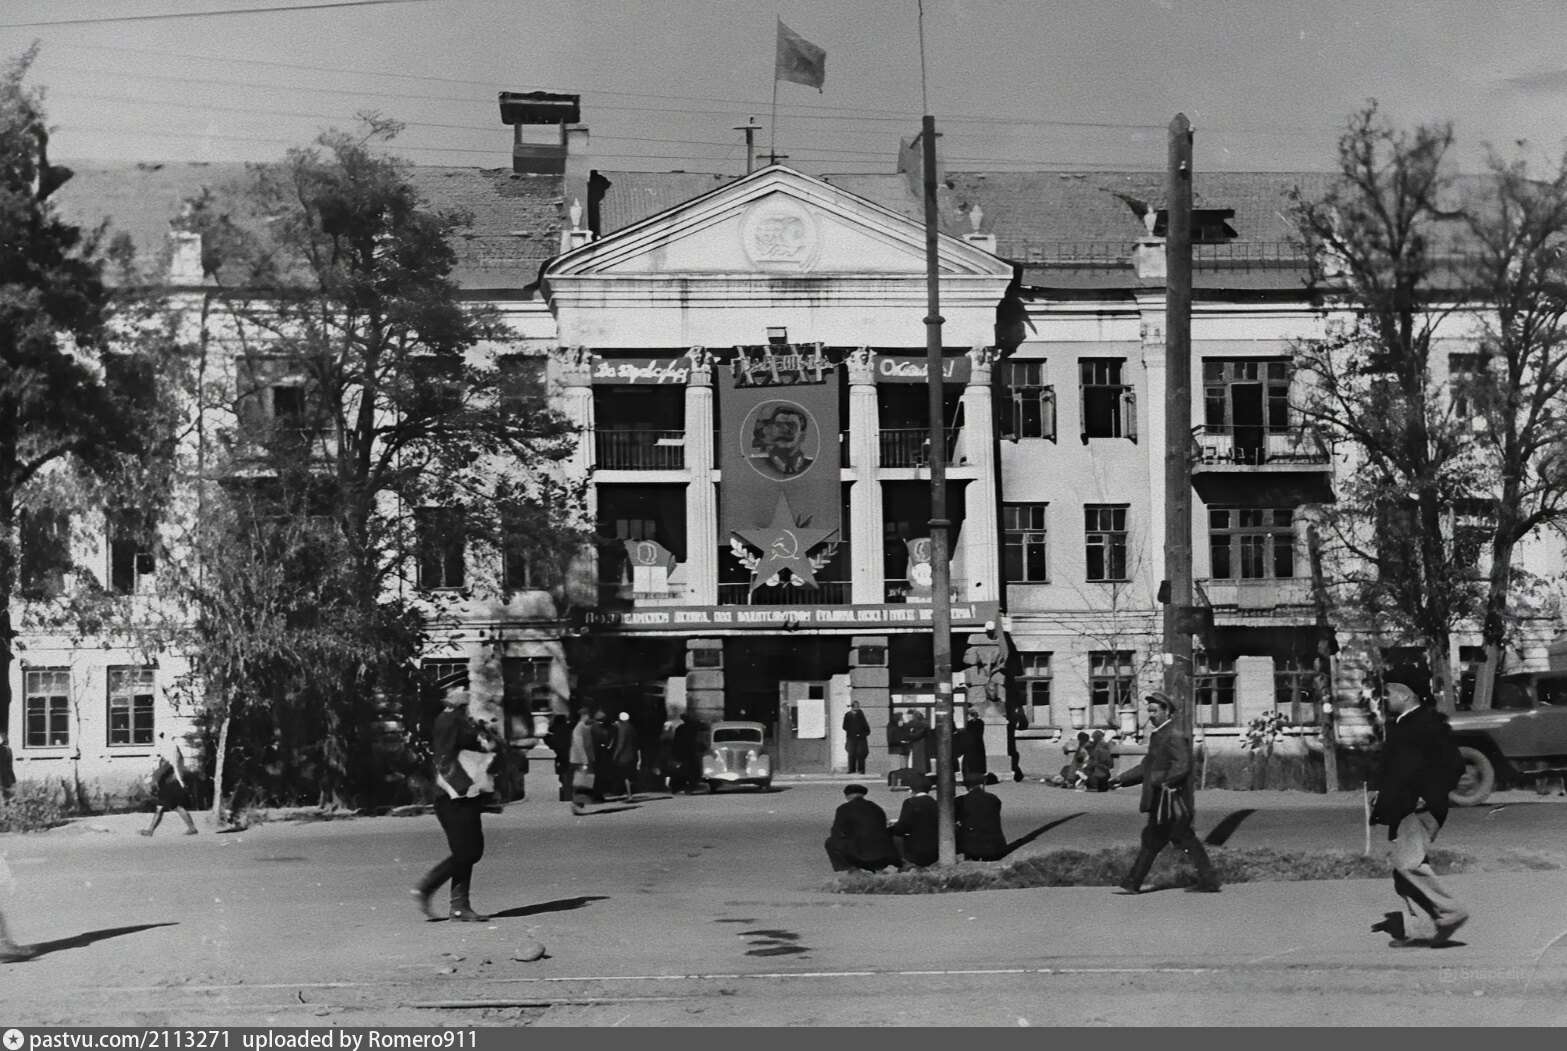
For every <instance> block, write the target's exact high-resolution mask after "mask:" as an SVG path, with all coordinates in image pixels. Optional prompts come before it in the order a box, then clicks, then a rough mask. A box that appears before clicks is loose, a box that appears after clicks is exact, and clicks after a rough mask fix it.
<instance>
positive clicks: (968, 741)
mask: <svg viewBox="0 0 1567 1051" xmlns="http://www.w3.org/2000/svg"><path fill="white" fill-rule="evenodd" d="M953 743H954V745H961V747H955V748H954V749H953V751H955V752H957V753H958V757H959V765H960V766H961V768H962V770H963V785H964V787H971V786H973V785H982V784H984V783H985V774H986V773H988V772H989V764H988V763H987V762H986V760H985V720H983V719H981V718H980V717H979V713H978V712H977V711H975V710H974V709H973V708H970V709H969V710H968V713H967V719H966V721H965V722H964V724H963V729H962V731H960V732H959V734H958V736H957V739H956V740H954V742H953Z"/></svg>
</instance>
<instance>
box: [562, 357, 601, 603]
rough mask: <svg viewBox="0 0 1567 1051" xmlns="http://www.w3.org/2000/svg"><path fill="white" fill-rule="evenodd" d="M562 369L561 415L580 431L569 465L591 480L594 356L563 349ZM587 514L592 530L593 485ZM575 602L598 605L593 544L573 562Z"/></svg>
mask: <svg viewBox="0 0 1567 1051" xmlns="http://www.w3.org/2000/svg"><path fill="white" fill-rule="evenodd" d="M555 360H556V363H557V365H558V367H559V369H560V384H561V393H560V411H561V413H562V414H563V415H564V416H565V417H566V418H567V419H568V420H570V421H571V422H572V423H573V424H574V425H575V426H576V427H577V449H576V452H574V453H572V455H571V458H570V459H569V460H567V461H566V469H567V471H568V472H569V474H570V475H571V477H572V478H574V479H577V478H580V479H589V480H591V478H592V475H593V460H594V456H593V449H594V436H593V426H594V419H593V352H592V351H591V350H589V349H588V348H587V347H581V346H578V347H560V348H558V349H557V351H556V354H555ZM584 502H585V504H586V506H585V508H584V510H585V512H586V514H587V517H588V524H589V527H590V528H591V527H592V526H593V524H594V523H596V522H597V521H598V489H597V488H596V487H595V486H593V485H592V484H589V485H588V487H587V495H586V497H585V498H584ZM567 584H568V587H569V588H570V589H571V591H572V592H573V600H574V601H577V602H587V603H590V604H597V602H598V553H597V550H596V549H595V548H594V546H593V545H592V544H584V545H583V547H582V554H581V556H580V558H578V559H573V560H572V572H571V579H570V580H568V582H567Z"/></svg>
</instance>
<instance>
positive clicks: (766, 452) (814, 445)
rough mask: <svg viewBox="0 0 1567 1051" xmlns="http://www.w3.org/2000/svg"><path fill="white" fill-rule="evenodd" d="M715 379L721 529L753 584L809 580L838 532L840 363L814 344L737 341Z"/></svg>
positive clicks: (837, 539)
mask: <svg viewBox="0 0 1567 1051" xmlns="http://www.w3.org/2000/svg"><path fill="white" fill-rule="evenodd" d="M717 378H718V390H719V399H720V411H719V418H720V419H721V420H722V421H723V422H722V425H721V429H720V432H719V461H718V465H719V468H720V470H722V471H723V481H722V484H721V486H720V494H719V496H720V515H721V519H720V528H721V535H722V537H723V538H724V539H726V540H728V541H729V542H730V544H731V549H732V550H733V551H734V553H735V557H737V558H740V559H741V560H742V561H743V562H745V564H746V566H747V568H749V569H750V570H751V588H752V590H755V589H756V588H757V587H760V586H761V585H763V584H768V583H777V582H779V580H780V579H781V575H782V573H783V571H784V570H787V571H788V573H789V577H790V579H791V580H793V581H796V582H799V583H800V584H801V585H802V586H814V585H815V583H816V579H815V571H816V570H817V569H820V568H821V567H822V566H824V565H826V562H827V559H829V558H830V557H831V551H832V550H833V549H835V547H836V545H837V543H838V542H840V541H841V539H842V534H841V528H842V522H841V507H842V492H841V488H840V484H839V471H840V468H841V456H840V452H839V442H838V427H839V423H838V383H839V374H838V370H837V369H835V368H834V367H833V366H832V365H831V364H829V363H828V362H827V361H826V359H825V357H824V356H823V355H822V349H821V347H820V346H819V345H817V346H814V347H792V346H787V347H786V346H778V347H763V348H741V349H740V352H739V354H738V355H737V356H736V357H735V359H734V360H733V361H732V362H731V363H730V367H729V368H727V369H723V370H720V372H719V374H718V377H717ZM736 541H738V543H736ZM813 552H814V554H813Z"/></svg>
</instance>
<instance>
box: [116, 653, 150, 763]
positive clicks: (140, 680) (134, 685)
mask: <svg viewBox="0 0 1567 1051" xmlns="http://www.w3.org/2000/svg"><path fill="white" fill-rule="evenodd" d="M155 672H156V669H154V668H146V667H119V668H110V669H109V743H110V744H111V745H150V744H152V704H153V677H154V674H155Z"/></svg>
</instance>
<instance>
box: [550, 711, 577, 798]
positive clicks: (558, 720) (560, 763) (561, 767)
mask: <svg viewBox="0 0 1567 1051" xmlns="http://www.w3.org/2000/svg"><path fill="white" fill-rule="evenodd" d="M544 743H545V745H547V746H548V747H549V750H550V751H551V752H554V753H555V776H556V777H557V778H559V780H560V801H561V802H562V803H569V802H570V801H571V720H570V719H568V718H566V717H565V716H564V715H558V714H557V715H554V716H551V717H550V728H549V732H548V733H546V734H545V735H544Z"/></svg>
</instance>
